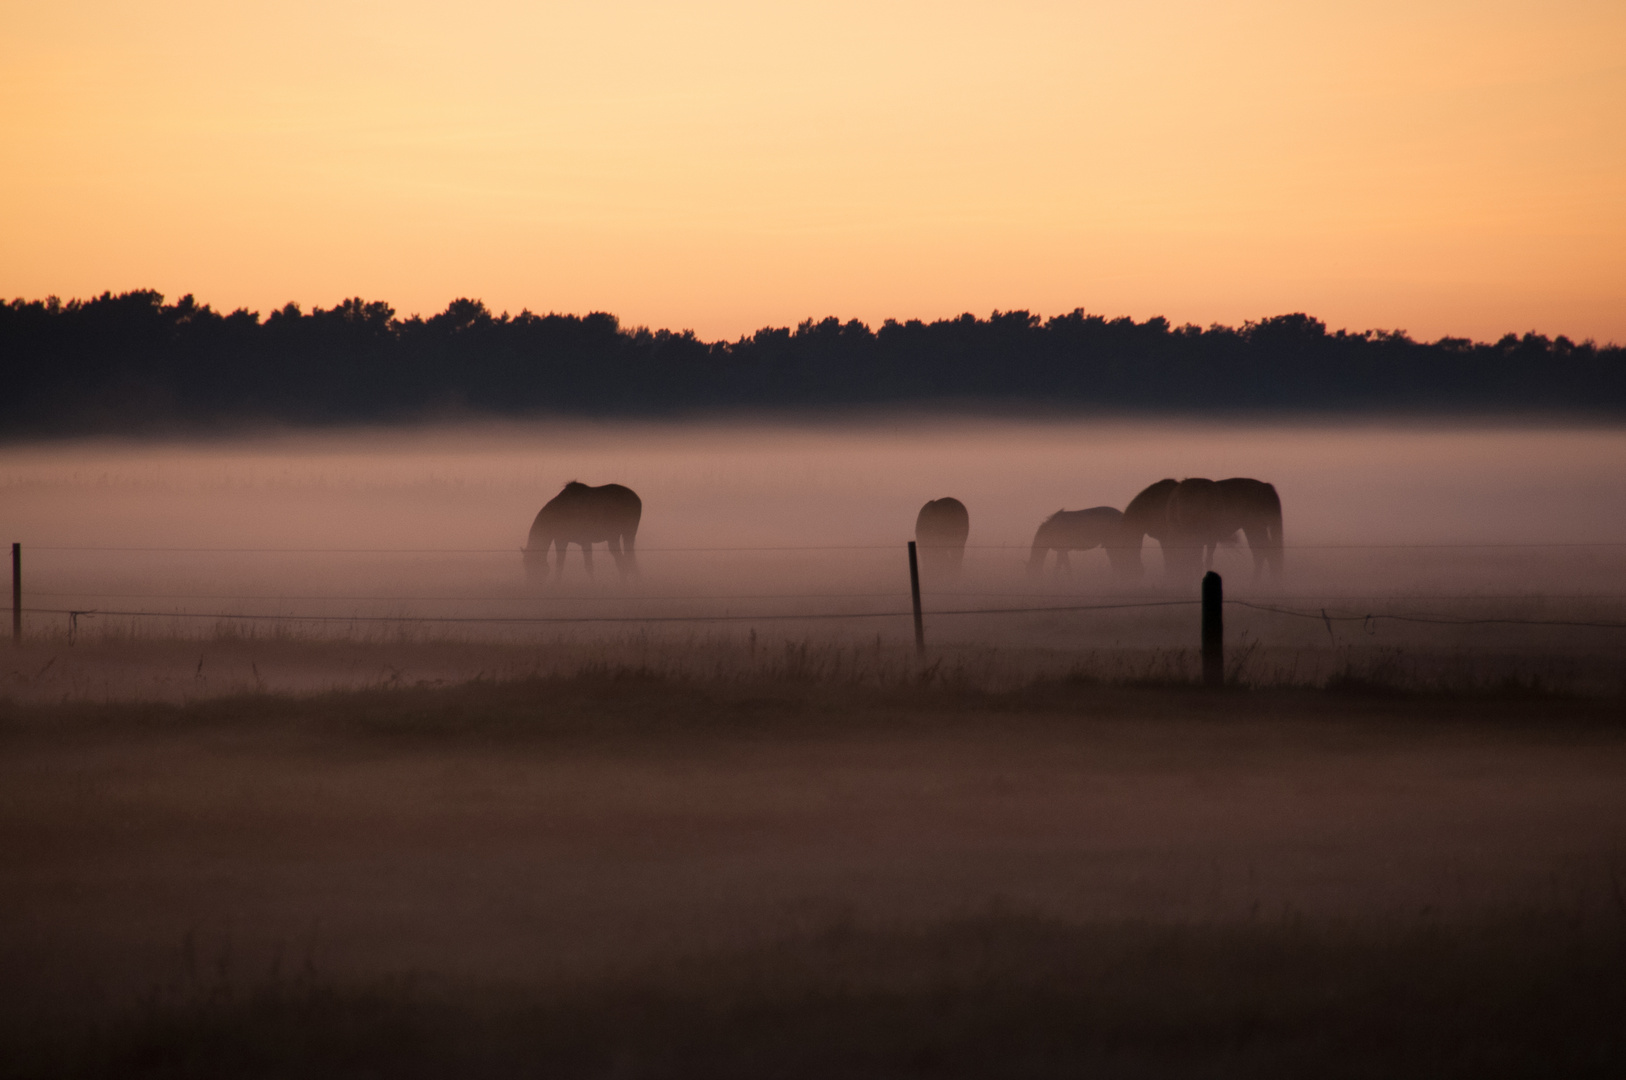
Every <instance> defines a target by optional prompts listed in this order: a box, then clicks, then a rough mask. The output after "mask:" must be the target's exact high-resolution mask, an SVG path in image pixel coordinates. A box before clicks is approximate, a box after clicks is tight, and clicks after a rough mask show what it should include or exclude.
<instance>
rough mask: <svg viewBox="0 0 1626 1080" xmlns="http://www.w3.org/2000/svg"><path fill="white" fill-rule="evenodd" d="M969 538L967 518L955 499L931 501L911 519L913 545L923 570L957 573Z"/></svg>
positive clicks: (962, 506)
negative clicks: (913, 532)
mask: <svg viewBox="0 0 1626 1080" xmlns="http://www.w3.org/2000/svg"><path fill="white" fill-rule="evenodd" d="M970 535H971V515H970V514H968V513H966V509H965V503H963V502H961V501H960V500H959V499H933V500H932V501H931V502H929V503H927V504H926V505H925V506H922V507H921V508H920V513H919V514H918V515H917V516H916V517H915V544H916V545H917V546H918V547H919V548H920V561H921V565H922V566H923V567H931V568H933V569H936V570H941V571H944V572H946V573H950V574H954V573H958V572H959V570H960V563H961V562H962V561H963V560H964V559H965V541H966V538H967V537H968V536H970Z"/></svg>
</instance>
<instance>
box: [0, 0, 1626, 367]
mask: <svg viewBox="0 0 1626 1080" xmlns="http://www.w3.org/2000/svg"><path fill="white" fill-rule="evenodd" d="M0 130H3V133H4V138H3V140H0V295H3V296H5V297H16V296H23V297H39V296H44V295H47V294H57V295H61V296H64V297H70V296H86V295H90V294H93V293H99V292H101V291H103V290H105V289H113V290H116V291H117V290H125V289H131V288H138V287H151V288H156V289H158V290H160V291H162V292H164V293H166V294H167V295H169V296H170V297H172V298H173V297H175V296H178V295H180V294H182V293H187V292H191V293H195V294H197V296H198V297H199V299H201V300H205V301H208V302H210V303H212V304H214V305H215V306H216V307H225V308H231V307H236V306H246V307H250V308H253V309H257V310H259V311H262V312H264V311H266V310H268V309H270V308H272V307H275V306H280V305H281V304H283V303H284V302H286V301H289V300H295V301H298V302H300V303H302V304H304V305H306V306H309V305H312V304H321V305H324V306H326V305H330V304H332V303H335V302H337V301H338V300H340V299H342V298H344V297H347V296H352V295H360V296H363V297H366V298H369V299H384V300H388V301H390V302H391V303H393V304H394V305H395V306H396V308H397V309H398V310H400V311H401V312H402V313H411V312H422V313H425V314H427V313H430V312H432V311H438V310H439V309H441V308H442V307H444V306H445V304H446V302H447V301H448V300H450V299H452V298H453V297H457V296H475V297H480V298H483V299H484V300H485V301H486V302H487V303H488V304H489V305H490V306H491V307H492V308H493V309H496V310H499V311H500V310H504V309H507V310H511V311H516V312H517V311H518V310H520V309H521V308H526V307H528V308H530V309H532V310H537V311H548V310H557V311H572V312H583V311H588V310H607V311H612V312H615V313H617V314H619V315H620V316H621V317H622V319H623V321H624V322H625V323H629V324H636V323H643V324H649V325H652V326H669V327H673V328H693V329H694V330H696V331H697V332H699V333H700V334H702V335H703V336H705V337H724V336H726V337H732V336H735V335H738V334H740V333H745V332H749V331H750V330H752V329H755V328H756V327H759V326H762V325H766V324H778V325H783V324H787V323H794V322H796V321H799V320H800V319H802V318H805V317H808V316H824V315H830V314H833V315H837V316H839V317H842V318H848V317H857V318H861V319H864V320H866V321H870V322H872V323H878V322H879V321H880V320H881V319H884V318H887V317H897V318H907V317H922V318H934V317H940V316H944V315H951V314H955V313H958V312H960V311H966V310H970V311H974V312H978V313H983V314H985V313H987V312H988V311H989V310H991V309H994V308H1000V309H1010V308H1027V309H1030V310H1033V311H1037V312H1041V313H1043V314H1047V315H1048V314H1054V313H1057V312H1061V311H1067V310H1071V309H1072V308H1074V307H1078V306H1083V307H1085V308H1086V309H1088V310H1090V311H1094V312H1100V313H1104V314H1108V315H1118V314H1128V315H1133V316H1135V317H1137V318H1145V317H1147V316H1150V315H1154V314H1161V315H1165V316H1167V317H1168V318H1170V319H1171V320H1173V321H1175V322H1177V323H1179V322H1186V321H1191V322H1197V323H1208V322H1212V321H1220V322H1228V323H1237V322H1241V321H1243V320H1245V319H1249V318H1257V317H1260V316H1266V315H1272V314H1278V313H1282V312H1288V311H1299V310H1303V311H1308V312H1311V313H1313V314H1316V315H1319V316H1320V317H1322V318H1325V319H1326V320H1327V321H1328V322H1329V323H1331V324H1332V325H1333V326H1335V327H1336V326H1349V327H1353V328H1367V327H1384V328H1403V329H1407V330H1409V331H1411V332H1412V333H1413V334H1414V335H1417V336H1420V337H1430V338H1432V337H1437V336H1440V335H1443V334H1458V335H1465V336H1473V337H1477V338H1494V337H1496V336H1499V335H1500V334H1502V333H1503V332H1506V331H1510V330H1511V331H1521V332H1522V331H1525V330H1530V329H1535V330H1539V331H1543V332H1546V333H1549V334H1558V333H1566V334H1569V335H1570V336H1571V337H1575V338H1584V337H1593V338H1597V339H1599V340H1603V341H1607V340H1613V341H1617V342H1626V3H1622V2H1621V0H1541V2H1536V0H1528V2H1527V0H1366V2H1361V3H1350V2H1338V3H1323V4H1314V3H1305V2H1304V0H1293V2H1289V0H1256V2H1216V0H1161V2H1159V0H1140V2H1135V3H1128V2H1112V3H1106V2H1077V3H1044V2H1019V0H1018V2H1011V0H1007V2H1003V3H997V4H996V3H987V2H984V3H954V2H944V0H936V2H932V3H914V2H888V0H865V2H849V0H823V2H818V3H773V4H763V3H760V2H753V3H747V2H721V0H719V2H711V3H680V2H648V3H646V2H620V0H594V2H585V0H584V2H579V3H535V2H519V0H509V2H499V0H471V2H465V3H458V4H451V3H444V2H442V3H428V2H416V3H414V2H404V0H392V2H388V3H386V2H381V0H380V2H368V3H362V2H346V0H323V2H321V3H312V2H304V0H286V2H281V3H248V2H240V3H233V2H229V0H210V2H207V3H205V2H190V0H185V2H183V0H148V2H139V3H138V2H133V0H132V2H112V0H109V2H101V3H90V2H71V0H68V2H57V3H49V4H47V3H37V2H30V3H23V2H6V3H5V4H4V18H3V19H0Z"/></svg>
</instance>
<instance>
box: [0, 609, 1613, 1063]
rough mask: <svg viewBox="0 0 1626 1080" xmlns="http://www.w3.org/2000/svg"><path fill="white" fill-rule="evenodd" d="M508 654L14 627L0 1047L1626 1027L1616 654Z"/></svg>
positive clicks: (526, 650) (783, 1051) (1055, 1056)
mask: <svg viewBox="0 0 1626 1080" xmlns="http://www.w3.org/2000/svg"><path fill="white" fill-rule="evenodd" d="M639 650H642V653H641V657H642V658H641V659H640V652H639ZM866 650H868V651H867V652H866ZM538 652H539V650H538V649H537V648H536V646H534V645H531V646H521V645H518V644H509V645H503V644H501V643H492V642H483V643H482V642H461V643H460V642H455V641H441V642H430V641H405V642H402V641H396V642H386V641H363V640H349V641H334V640H316V641H301V640H297V639H293V638H289V637H286V636H284V637H273V638H266V639H261V640H257V641H255V640H246V639H232V638H227V639H220V638H215V639H209V640H206V641H203V642H201V643H200V642H199V641H198V640H197V639H185V640H167V639H158V638H150V639H149V638H132V639H127V640H103V641H100V642H96V641H90V642H81V643H80V644H78V645H75V646H73V647H72V648H71V649H70V648H69V647H67V646H66V645H65V644H63V643H62V642H53V641H48V640H47V641H37V642H35V643H34V644H31V645H29V646H27V647H25V648H23V649H20V650H16V651H15V652H13V653H11V654H10V656H9V657H8V658H7V661H8V666H9V667H10V668H11V670H13V671H14V672H15V671H25V672H31V671H34V670H35V669H36V668H37V667H40V666H43V665H45V664H47V663H48V661H49V658H50V657H52V656H56V657H58V659H57V660H56V661H55V663H54V664H53V665H52V666H51V667H50V668H49V669H48V670H47V671H46V672H45V673H44V674H43V675H40V676H38V677H37V678H35V677H34V676H29V678H32V679H33V680H34V681H32V682H23V681H17V680H15V679H14V681H13V687H12V689H13V692H12V693H11V694H10V696H8V697H6V698H5V699H4V702H3V704H0V793H3V795H0V799H3V802H0V906H3V911H0V965H3V970H4V972H5V977H4V979H3V981H0V987H3V989H0V993H3V995H4V1000H3V1001H0V1017H3V1019H0V1026H3V1030H0V1040H3V1045H0V1075H10V1076H87V1077H88V1076H129V1075H150V1076H198V1077H202V1076H224V1075H245V1076H246V1075H253V1076H291V1075H301V1076H306V1075H318V1076H320V1075H333V1076H340V1075H344V1076H353V1075H389V1076H414V1075H421V1076H445V1075H459V1076H509V1075H513V1076H520V1075H524V1076H535V1075H548V1076H616V1077H642V1076H648V1077H665V1076H695V1075H702V1076H720V1077H728V1076H738V1077H759V1076H791V1077H795V1076H837V1075H839V1076H900V1075H902V1076H909V1075H916V1076H990V1075H993V1076H1033V1077H1042V1076H1076V1075H1081V1074H1084V1075H1099V1076H1124V1077H1140V1076H1204V1077H1212V1076H1238V1077H1241V1076H1249V1077H1252V1076H1261V1075H1317V1076H1352V1077H1353V1076H1429V1077H1437V1076H1475V1077H1482V1076H1535V1075H1540V1076H1618V1075H1620V1074H1621V1070H1622V1068H1623V1066H1626V1022H1623V1021H1626V974H1623V973H1626V714H1623V710H1622V708H1621V704H1622V702H1621V699H1620V697H1619V695H1618V691H1616V692H1613V693H1593V694H1584V695H1575V694H1567V693H1554V692H1552V691H1550V690H1549V689H1547V688H1545V687H1543V686H1541V685H1535V684H1532V683H1530V682H1529V681H1525V680H1514V681H1513V682H1511V683H1508V682H1505V681H1504V682H1502V683H1498V682H1496V681H1494V680H1491V681H1483V680H1482V681H1481V682H1478V683H1461V684H1457V685H1454V686H1445V685H1442V684H1428V685H1423V684H1417V685H1413V686H1411V687H1410V688H1409V689H1408V688H1407V687H1404V686H1399V685H1396V684H1393V683H1391V684H1388V685H1385V684H1383V683H1382V682H1381V680H1376V679H1367V680H1365V681H1363V680H1361V679H1358V678H1354V677H1350V678H1344V679H1333V680H1330V682H1329V683H1326V684H1323V685H1309V684H1299V685H1290V684H1288V683H1287V682H1286V681H1285V680H1283V681H1279V683H1278V685H1275V686H1269V685H1264V684H1262V683H1261V684H1258V685H1254V686H1251V687H1249V686H1238V687H1235V688H1233V689H1228V690H1225V691H1220V692H1215V693H1205V692H1202V691H1199V690H1197V689H1195V688H1194V687H1192V686H1190V685H1189V684H1187V683H1186V682H1184V681H1183V680H1184V678H1185V676H1184V674H1183V672H1182V671H1181V670H1178V668H1179V665H1180V664H1183V663H1184V662H1185V660H1184V659H1178V660H1170V661H1167V662H1166V663H1165V665H1164V669H1163V671H1162V673H1161V674H1159V672H1158V670H1157V669H1156V668H1155V667H1137V666H1136V665H1140V664H1142V662H1143V660H1144V659H1145V658H1144V657H1142V658H1136V657H1123V656H1120V657H1116V658H1114V657H1108V656H1105V655H1103V656H1100V657H1097V660H1098V661H1099V662H1100V663H1101V664H1104V665H1108V666H1107V667H1103V668H1101V669H1099V670H1095V671H1093V672H1092V671H1091V670H1087V669H1086V668H1085V667H1083V666H1081V662H1080V660H1079V657H1078V656H1076V655H1073V654H1061V653H1057V654H1054V655H1052V654H1049V653H1043V652H1022V651H1021V650H1014V649H1009V650H1005V651H1003V652H999V653H989V652H981V653H977V652H972V651H959V652H956V651H954V650H945V651H944V652H942V653H940V654H936V655H934V656H930V657H928V658H927V660H926V661H925V662H921V661H917V660H916V659H915V658H914V657H913V655H912V653H911V652H910V651H908V650H904V649H899V648H896V647H894V646H891V645H888V644H886V643H884V642H882V643H880V644H877V645H873V646H871V645H868V644H864V643H851V642H848V643H840V642H835V641H830V642H819V641H812V642H809V641H800V642H797V641H788V642H787V641H783V640H780V641H776V642H774V643H773V644H772V646H771V647H770V645H769V643H768V641H767V640H766V639H762V640H749V639H747V640H740V639H728V640H724V639H689V640H687V641H686V642H685V641H667V640H662V639H658V638H655V639H651V638H648V637H644V638H641V639H640V638H638V637H630V638H624V639H620V640H619V643H611V644H609V645H606V644H604V643H602V642H601V643H600V644H599V646H597V647H595V648H588V647H586V646H583V647H582V648H581V650H580V651H579V652H578V653H576V654H570V655H565V650H563V648H562V647H560V648H556V649H554V650H552V656H551V659H550V660H549V662H548V664H547V665H543V664H542V663H541V662H540V661H538V660H537V659H536V657H537V654H538ZM70 653H71V654H72V655H69V654H70ZM200 655H201V661H202V673H201V674H199V673H198V672H197V671H196V670H195V665H196V664H197V663H198V661H199V658H200ZM527 655H528V656H529V657H530V659H529V660H528V661H527ZM244 660H246V661H247V663H248V664H249V665H257V666H258V667H259V668H260V669H261V670H260V671H259V672H258V673H256V672H254V671H252V670H251V671H249V672H248V673H247V675H246V676H245V677H246V678H249V679H254V678H258V679H260V680H261V681H262V683H267V682H269V683H271V685H268V686H266V687H265V688H264V689H257V687H256V685H255V684H254V683H252V682H250V683H249V684H248V685H246V686H245V685H243V684H242V681H241V679H240V678H239V672H238V671H237V667H238V666H242V665H241V664H240V662H241V661H244ZM183 661H184V662H185V663H186V664H189V665H194V670H192V671H190V672H186V674H187V677H188V678H190V679H191V685H190V686H189V687H188V688H187V689H186V690H185V692H182V690H181V689H180V688H179V687H178V686H172V685H169V684H167V683H162V682H161V681H159V682H154V681H149V682H146V683H143V682H142V681H141V680H143V679H147V680H152V679H154V678H155V676H154V675H153V673H154V672H161V671H167V670H169V669H171V668H173V669H175V670H176V671H177V672H180V671H181V670H182V668H183ZM527 662H528V663H529V664H530V665H531V666H530V667H529V668H527V667H526V666H525V665H526V663H527ZM324 664H325V665H326V666H325V667H324V666H323V665H324ZM1111 664H1118V665H1120V666H1119V668H1118V669H1117V674H1116V675H1114V672H1113V671H1112V670H1109V668H1110V665H1111ZM347 665H348V666H347ZM59 668H60V669H64V670H71V671H73V672H74V673H75V674H74V675H73V676H72V677H73V678H78V679H80V682H79V684H77V688H76V689H75V688H73V687H71V686H66V685H59V686H56V687H54V688H53V689H52V690H51V691H50V692H46V691H44V690H42V689H41V687H42V686H43V685H44V684H45V683H46V682H47V681H48V680H49V679H50V678H51V677H52V674H51V673H52V672H56V671H57V670H58V669H59ZM470 668H475V669H476V670H472V671H471V670H469V669H470ZM391 669H393V670H394V671H395V672H396V675H395V677H391V676H390V675H389V674H388V672H389V670H391ZM297 671H304V672H306V674H305V675H304V676H302V678H304V680H305V681H304V683H303V684H301V683H299V680H298V679H297V678H295V675H294V673H295V672H297ZM344 671H349V672H350V673H351V674H350V675H349V676H347V677H346V678H336V677H334V675H335V673H342V672H344ZM97 672H100V673H101V674H100V675H98V674H97ZM121 673H122V674H121ZM475 675H478V676H479V677H478V678H475V677H474V676H475ZM166 677H167V676H166ZM178 677H179V676H178V675H177V678H178ZM98 679H100V680H101V681H100V682H98V681H97V680H98ZM211 679H213V680H217V681H213V682H211V681H209V680H211ZM347 680H348V681H347ZM299 685H303V686H304V687H305V689H304V690H303V691H300V690H298V686H299ZM324 686H351V687H352V688H349V689H322V687H324Z"/></svg>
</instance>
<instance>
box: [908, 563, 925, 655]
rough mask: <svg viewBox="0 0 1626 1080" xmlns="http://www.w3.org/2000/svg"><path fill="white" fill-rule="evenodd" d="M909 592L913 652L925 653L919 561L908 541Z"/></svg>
mask: <svg viewBox="0 0 1626 1080" xmlns="http://www.w3.org/2000/svg"><path fill="white" fill-rule="evenodd" d="M909 592H910V594H911V595H912V596H913V597H914V601H915V652H917V653H919V654H920V655H922V656H924V655H926V623H925V621H924V620H923V619H922V618H921V617H920V563H919V561H918V559H917V557H916V555H915V542H914V541H913V540H911V541H909Z"/></svg>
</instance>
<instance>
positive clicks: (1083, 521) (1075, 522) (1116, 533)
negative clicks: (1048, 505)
mask: <svg viewBox="0 0 1626 1080" xmlns="http://www.w3.org/2000/svg"><path fill="white" fill-rule="evenodd" d="M1123 522H1124V516H1123V514H1122V513H1120V512H1119V511H1117V510H1115V509H1113V508H1112V507H1110V506H1092V507H1090V508H1089V509H1088V510H1057V511H1056V512H1055V513H1054V514H1051V515H1050V516H1049V517H1047V518H1045V519H1044V522H1043V523H1042V524H1041V525H1040V526H1039V530H1038V532H1035V533H1034V534H1033V550H1032V551H1031V552H1029V553H1028V573H1029V574H1034V575H1037V574H1038V573H1039V572H1040V571H1041V570H1043V569H1044V561H1045V556H1047V555H1049V554H1050V553H1051V552H1052V551H1054V552H1055V553H1056V570H1057V571H1058V572H1059V571H1062V570H1068V571H1071V570H1072V563H1071V562H1070V561H1069V560H1068V558H1067V553H1068V552H1069V551H1088V550H1090V549H1091V548H1097V547H1099V548H1105V549H1106V552H1107V560H1108V561H1109V562H1111V563H1112V568H1113V569H1114V570H1116V571H1118V573H1120V574H1124V573H1128V572H1131V571H1133V570H1134V569H1135V567H1136V566H1137V565H1138V563H1137V559H1138V551H1137V550H1135V549H1131V548H1129V547H1128V546H1126V545H1125V543H1124V524H1123Z"/></svg>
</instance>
